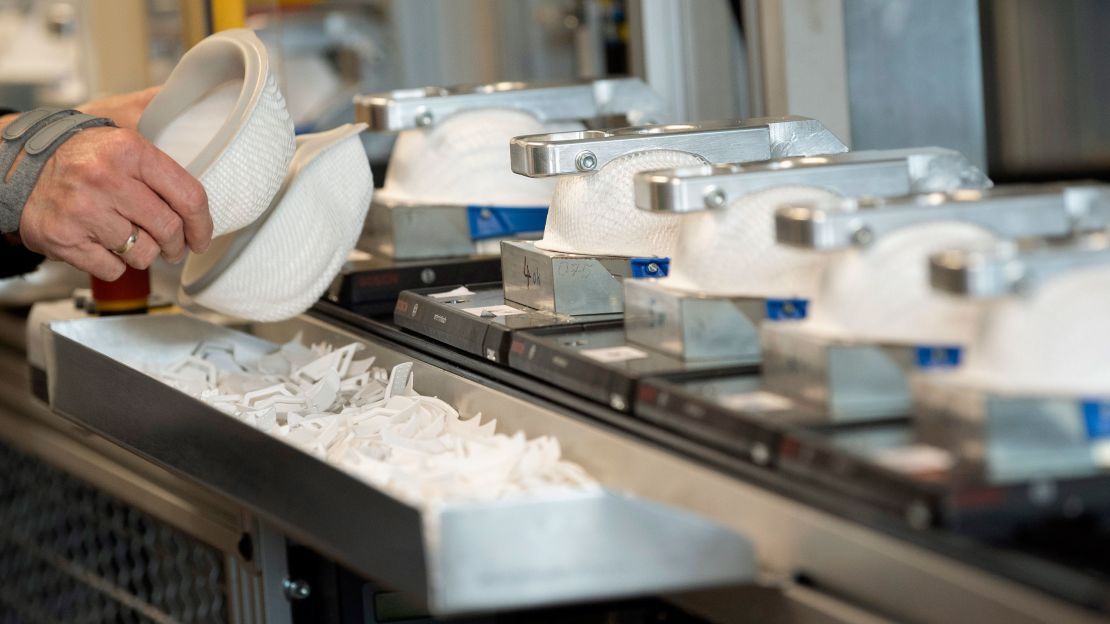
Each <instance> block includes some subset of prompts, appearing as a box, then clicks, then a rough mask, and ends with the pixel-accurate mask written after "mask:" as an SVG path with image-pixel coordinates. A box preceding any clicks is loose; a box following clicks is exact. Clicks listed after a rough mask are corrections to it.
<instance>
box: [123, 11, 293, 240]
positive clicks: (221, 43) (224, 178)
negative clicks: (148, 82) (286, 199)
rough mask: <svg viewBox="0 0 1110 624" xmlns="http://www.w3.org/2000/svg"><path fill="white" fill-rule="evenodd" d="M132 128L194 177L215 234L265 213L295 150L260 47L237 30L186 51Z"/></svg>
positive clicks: (247, 33) (288, 120)
mask: <svg viewBox="0 0 1110 624" xmlns="http://www.w3.org/2000/svg"><path fill="white" fill-rule="evenodd" d="M139 131H140V132H141V133H142V134H143V135H144V136H145V137H146V138H147V139H149V140H150V141H151V142H153V143H154V144H155V145H156V146H157V147H158V148H159V149H161V150H162V151H164V152H166V153H167V154H168V155H169V156H170V157H171V158H173V159H174V160H176V161H177V162H178V164H180V165H181V166H183V167H184V168H185V169H186V170H188V171H189V173H191V174H193V175H194V176H195V177H196V178H197V179H199V180H200V182H201V184H202V185H203V186H204V190H205V192H206V193H207V194H208V208H209V211H210V212H211V215H212V223H213V234H214V236H222V235H224V234H227V233H230V232H234V231H236V230H238V229H241V228H243V227H246V226H247V225H249V224H250V223H252V222H253V221H254V220H255V219H257V218H258V217H259V216H261V215H262V213H264V212H265V211H266V208H267V207H268V206H269V205H270V202H271V200H272V199H273V197H274V195H275V194H276V193H277V192H278V189H279V188H280V187H281V184H282V181H283V180H284V178H285V173H286V171H287V169H288V167H289V163H290V161H291V160H292V158H293V152H294V150H295V149H296V145H295V141H294V136H293V121H292V119H291V118H290V117H289V113H288V111H287V110H286V107H285V99H284V98H283V97H282V94H281V91H280V89H278V86H277V81H276V80H275V79H274V76H273V75H272V74H271V73H270V69H269V59H268V58H267V56H266V49H265V47H264V46H263V45H262V42H261V41H259V40H258V38H257V37H256V36H255V35H254V34H253V33H252V32H250V31H248V30H242V29H238V30H229V31H224V32H221V33H217V34H215V35H212V36H210V37H208V38H206V39H204V40H203V41H201V42H200V43H198V44H197V45H196V46H194V47H193V48H192V49H191V50H189V52H188V53H186V54H185V56H184V57H182V59H181V62H180V63H178V65H177V67H175V68H174V70H173V72H172V73H171V74H170V77H169V79H168V80H167V81H166V84H165V85H164V86H163V87H162V89H161V91H160V92H159V93H158V95H157V96H155V97H154V99H153V100H151V102H150V105H149V106H148V107H147V109H146V110H145V111H144V112H143V117H142V119H141V120H140V122H139Z"/></svg>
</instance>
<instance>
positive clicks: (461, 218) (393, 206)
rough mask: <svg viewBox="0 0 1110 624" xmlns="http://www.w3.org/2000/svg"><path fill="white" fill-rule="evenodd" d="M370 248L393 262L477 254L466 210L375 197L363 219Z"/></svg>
mask: <svg viewBox="0 0 1110 624" xmlns="http://www.w3.org/2000/svg"><path fill="white" fill-rule="evenodd" d="M364 239H365V240H366V241H367V242H368V244H369V246H370V249H369V250H368V251H373V252H377V253H381V254H384V255H386V256H389V257H391V258H394V259H396V260H414V259H421V258H453V257H461V256H470V255H473V254H475V253H477V252H478V244H477V243H476V242H475V241H474V239H473V237H472V236H471V233H470V222H469V220H468V216H467V207H466V206H462V205H432V204H410V203H404V202H397V201H393V200H389V199H383V198H379V197H378V196H375V197H374V199H373V200H372V201H371V202H370V211H369V212H368V213H367V217H366V229H365V236H364Z"/></svg>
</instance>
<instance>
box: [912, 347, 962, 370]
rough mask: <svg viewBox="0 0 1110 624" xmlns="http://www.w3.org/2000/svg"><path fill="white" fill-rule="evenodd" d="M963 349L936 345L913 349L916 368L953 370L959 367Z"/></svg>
mask: <svg viewBox="0 0 1110 624" xmlns="http://www.w3.org/2000/svg"><path fill="white" fill-rule="evenodd" d="M962 355H963V349H961V348H960V347H944V346H937V345H921V346H917V347H914V359H916V360H917V366H918V368H954V367H956V366H959V365H960V358H961V357H962Z"/></svg>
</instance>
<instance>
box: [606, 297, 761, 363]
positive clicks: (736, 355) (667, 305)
mask: <svg viewBox="0 0 1110 624" xmlns="http://www.w3.org/2000/svg"><path fill="white" fill-rule="evenodd" d="M665 284H666V282H659V281H658V280H652V279H639V280H637V279H626V280H624V335H625V337H626V338H627V339H628V341H629V342H634V343H636V344H639V345H642V346H645V347H649V348H651V349H655V350H658V351H662V352H663V353H667V354H670V355H673V356H676V357H679V358H682V359H684V360H687V361H691V360H693V361H714V360H719V361H727V362H733V361H735V362H742V363H748V362H758V361H759V325H760V323H761V322H762V321H763V318H764V317H765V315H766V309H767V308H766V300H764V299H756V298H752V297H731V298H730V297H712V296H702V295H695V294H690V293H687V292H681V291H676V290H673V289H671V288H668V287H667V286H666V285H665Z"/></svg>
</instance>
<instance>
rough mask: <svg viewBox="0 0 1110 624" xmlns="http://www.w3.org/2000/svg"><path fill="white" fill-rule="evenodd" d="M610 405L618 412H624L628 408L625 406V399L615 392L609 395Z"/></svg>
mask: <svg viewBox="0 0 1110 624" xmlns="http://www.w3.org/2000/svg"><path fill="white" fill-rule="evenodd" d="M609 405H610V406H611V407H612V408H613V409H615V410H617V411H623V410H624V408H625V407H628V406H627V405H625V402H624V397H622V396H621V395H619V394H617V393H615V392H614V393H613V394H611V395H609Z"/></svg>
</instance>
